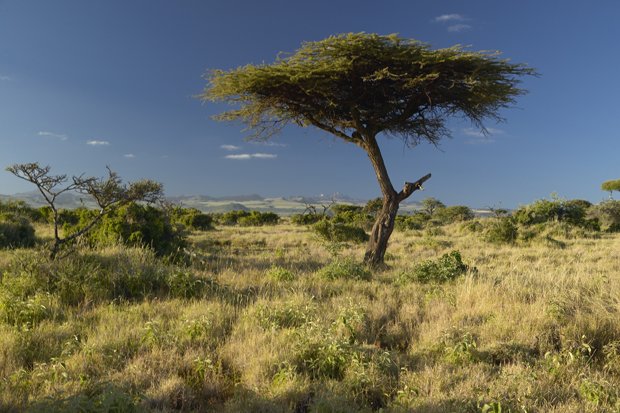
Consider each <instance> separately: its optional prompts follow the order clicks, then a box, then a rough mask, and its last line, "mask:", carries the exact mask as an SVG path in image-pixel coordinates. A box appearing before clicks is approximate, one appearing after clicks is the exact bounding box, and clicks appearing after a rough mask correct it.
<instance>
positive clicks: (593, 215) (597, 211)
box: [587, 199, 620, 232]
mask: <svg viewBox="0 0 620 413" xmlns="http://www.w3.org/2000/svg"><path fill="white" fill-rule="evenodd" d="M587 216H588V218H590V219H591V220H594V221H595V222H597V223H598V224H599V225H600V229H601V230H603V231H608V232H618V231H620V201H615V200H613V199H610V200H607V201H603V202H601V203H600V204H598V205H593V206H592V207H591V208H590V209H589V210H588V214H587Z"/></svg>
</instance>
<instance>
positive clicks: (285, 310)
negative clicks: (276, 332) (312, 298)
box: [256, 303, 315, 329]
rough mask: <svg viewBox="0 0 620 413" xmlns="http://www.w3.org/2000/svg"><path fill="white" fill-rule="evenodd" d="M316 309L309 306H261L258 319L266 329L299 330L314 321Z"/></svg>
mask: <svg viewBox="0 0 620 413" xmlns="http://www.w3.org/2000/svg"><path fill="white" fill-rule="evenodd" d="M314 311H315V309H314V308H312V307H311V306H309V305H307V304H295V303H284V304H280V305H273V303H270V304H269V305H259V306H258V308H257V311H256V318H257V319H258V322H259V324H260V325H261V327H263V328H264V329H280V328H298V327H301V326H303V325H305V324H306V323H308V322H310V321H311V319H312V314H313V312H314Z"/></svg>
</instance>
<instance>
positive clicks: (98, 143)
mask: <svg viewBox="0 0 620 413" xmlns="http://www.w3.org/2000/svg"><path fill="white" fill-rule="evenodd" d="M86 144H87V145H91V146H107V145H109V144H110V142H108V141H98V140H96V139H93V140H90V141H86Z"/></svg>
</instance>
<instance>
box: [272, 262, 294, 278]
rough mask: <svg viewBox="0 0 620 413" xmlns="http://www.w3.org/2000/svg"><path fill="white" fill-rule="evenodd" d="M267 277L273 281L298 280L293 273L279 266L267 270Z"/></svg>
mask: <svg viewBox="0 0 620 413" xmlns="http://www.w3.org/2000/svg"><path fill="white" fill-rule="evenodd" d="M267 277H269V278H270V279H271V280H273V281H293V280H294V279H295V278H296V277H295V274H294V273H293V272H292V271H290V270H287V269H286V268H283V267H280V266H277V265H272V266H271V268H269V269H268V270H267Z"/></svg>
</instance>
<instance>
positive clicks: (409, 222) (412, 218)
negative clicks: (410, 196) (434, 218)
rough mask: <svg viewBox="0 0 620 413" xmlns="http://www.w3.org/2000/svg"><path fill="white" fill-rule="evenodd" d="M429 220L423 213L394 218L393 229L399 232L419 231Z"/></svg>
mask: <svg viewBox="0 0 620 413" xmlns="http://www.w3.org/2000/svg"><path fill="white" fill-rule="evenodd" d="M429 220H430V215H428V214H425V213H424V212H419V211H418V212H414V213H413V214H411V215H398V216H396V223H395V228H396V229H397V230H399V231H404V230H420V229H422V228H424V227H425V226H426V224H427V223H428V222H429Z"/></svg>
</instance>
